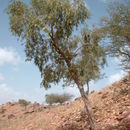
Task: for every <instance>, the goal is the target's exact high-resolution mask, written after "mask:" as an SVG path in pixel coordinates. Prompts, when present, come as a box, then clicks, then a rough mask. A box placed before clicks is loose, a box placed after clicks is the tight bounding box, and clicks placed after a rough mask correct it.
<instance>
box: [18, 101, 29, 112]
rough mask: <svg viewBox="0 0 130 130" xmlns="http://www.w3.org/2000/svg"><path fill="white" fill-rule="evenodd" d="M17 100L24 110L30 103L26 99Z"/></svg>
mask: <svg viewBox="0 0 130 130" xmlns="http://www.w3.org/2000/svg"><path fill="white" fill-rule="evenodd" d="M18 102H19V104H20V105H21V106H22V107H24V108H25V110H26V107H27V106H28V105H29V104H30V102H29V101H26V100H24V99H19V101H18Z"/></svg>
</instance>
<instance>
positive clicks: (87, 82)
mask: <svg viewBox="0 0 130 130" xmlns="http://www.w3.org/2000/svg"><path fill="white" fill-rule="evenodd" d="M86 93H87V95H88V94H89V83H88V82H87V92H86Z"/></svg>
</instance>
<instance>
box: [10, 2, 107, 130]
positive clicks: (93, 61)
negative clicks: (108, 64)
mask: <svg viewBox="0 0 130 130" xmlns="http://www.w3.org/2000/svg"><path fill="white" fill-rule="evenodd" d="M7 13H8V15H9V17H10V28H11V32H12V33H13V34H14V35H15V36H18V37H19V38H20V39H22V40H23V41H24V43H25V53H26V57H27V61H31V60H33V61H34V63H35V65H36V66H38V68H39V70H40V72H41V76H42V78H43V80H42V82H41V85H42V86H43V87H45V88H50V87H51V86H52V85H53V84H58V83H59V82H60V81H61V80H63V81H64V83H65V85H70V84H76V85H77V87H78V89H79V91H80V94H81V97H82V99H83V102H84V105H85V109H86V112H87V113H88V118H89V123H90V127H91V129H92V130H98V128H97V125H96V123H95V120H94V116H93V113H92V110H91V106H90V102H89V99H88V93H89V92H88V91H89V90H88V91H87V94H86V92H85V90H84V85H85V84H87V85H89V82H90V81H91V80H95V79H98V78H99V77H100V69H101V68H102V67H103V66H104V64H105V56H104V52H103V49H102V47H101V46H100V45H99V43H98V42H99V41H100V40H99V39H100V36H99V35H98V34H97V33H96V31H94V30H93V31H88V30H87V29H85V28H84V27H83V26H84V25H85V24H84V23H85V22H86V20H87V19H88V18H89V12H88V9H87V8H86V5H85V2H84V1H83V0H31V2H30V4H29V5H27V4H25V3H23V2H22V1H20V0H15V1H13V2H11V3H10V4H9V7H8V8H7ZM79 26H80V27H81V26H82V27H83V28H84V29H83V30H82V31H81V33H80V31H79V30H80V27H79ZM76 31H78V32H77V33H76ZM74 34H77V36H76V35H74Z"/></svg>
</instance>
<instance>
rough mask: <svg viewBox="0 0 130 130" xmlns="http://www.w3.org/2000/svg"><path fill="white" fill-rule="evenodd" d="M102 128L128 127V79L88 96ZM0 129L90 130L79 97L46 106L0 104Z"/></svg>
mask: <svg viewBox="0 0 130 130" xmlns="http://www.w3.org/2000/svg"><path fill="white" fill-rule="evenodd" d="M89 98H90V100H91V105H92V109H93V112H94V116H95V118H96V121H97V124H98V125H99V126H100V127H101V128H100V129H101V130H130V78H128V77H127V78H124V79H122V80H121V81H119V82H115V83H113V84H112V85H110V86H108V87H106V88H104V89H102V90H100V91H99V92H94V93H92V94H90V96H89ZM0 130H89V124H88V118H87V115H85V112H84V109H83V102H82V100H81V99H80V98H79V99H77V100H75V101H73V102H71V103H68V104H63V105H57V106H51V107H45V106H40V105H39V104H37V103H35V104H30V105H28V106H27V108H26V109H25V108H24V107H22V106H21V105H20V104H19V103H7V104H4V105H1V106H0Z"/></svg>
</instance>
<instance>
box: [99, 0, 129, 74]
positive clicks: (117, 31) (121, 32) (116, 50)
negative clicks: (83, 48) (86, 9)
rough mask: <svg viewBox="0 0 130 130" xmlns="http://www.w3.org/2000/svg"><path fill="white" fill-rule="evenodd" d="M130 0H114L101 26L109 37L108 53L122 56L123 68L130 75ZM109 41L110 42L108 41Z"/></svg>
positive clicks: (104, 36)
mask: <svg viewBox="0 0 130 130" xmlns="http://www.w3.org/2000/svg"><path fill="white" fill-rule="evenodd" d="M129 5H130V1H127V0H126V1H123V2H122V3H119V2H112V3H111V4H109V6H108V16H107V17H103V18H102V21H101V25H102V26H101V28H100V29H99V30H100V32H101V33H102V36H103V38H105V39H107V44H106V46H107V48H108V50H107V51H108V54H110V55H111V56H116V57H119V58H121V66H122V68H123V69H124V70H125V71H126V72H128V74H129V75H130V6H129ZM108 41H109V43H108Z"/></svg>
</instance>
